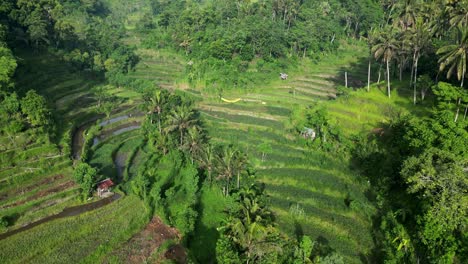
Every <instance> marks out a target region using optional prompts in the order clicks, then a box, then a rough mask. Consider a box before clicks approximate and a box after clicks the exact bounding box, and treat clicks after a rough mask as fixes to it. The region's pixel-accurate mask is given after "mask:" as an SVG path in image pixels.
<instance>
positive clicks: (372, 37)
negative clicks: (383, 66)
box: [367, 29, 377, 92]
mask: <svg viewBox="0 0 468 264" xmlns="http://www.w3.org/2000/svg"><path fill="white" fill-rule="evenodd" d="M376 37H377V31H376V30H375V29H371V30H370V31H369V32H368V33H367V45H368V47H369V65H368V69H367V91H368V92H369V91H370V77H371V63H372V47H373V46H374V45H375V41H376Z"/></svg>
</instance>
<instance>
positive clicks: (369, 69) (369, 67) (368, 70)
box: [367, 57, 371, 92]
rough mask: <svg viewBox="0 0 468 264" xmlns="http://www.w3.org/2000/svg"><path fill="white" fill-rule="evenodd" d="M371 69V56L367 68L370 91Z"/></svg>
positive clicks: (368, 88) (368, 89)
mask: <svg viewBox="0 0 468 264" xmlns="http://www.w3.org/2000/svg"><path fill="white" fill-rule="evenodd" d="M370 71H371V58H370V57H369V66H368V68H367V92H369V91H370Z"/></svg>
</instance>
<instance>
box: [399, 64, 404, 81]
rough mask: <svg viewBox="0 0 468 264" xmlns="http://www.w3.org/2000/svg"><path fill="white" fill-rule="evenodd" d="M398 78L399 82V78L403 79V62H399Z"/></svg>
mask: <svg viewBox="0 0 468 264" xmlns="http://www.w3.org/2000/svg"><path fill="white" fill-rule="evenodd" d="M399 79H400V82H401V80H403V62H402V63H400V78H399Z"/></svg>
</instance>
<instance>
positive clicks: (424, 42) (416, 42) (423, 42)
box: [410, 17, 431, 104]
mask: <svg viewBox="0 0 468 264" xmlns="http://www.w3.org/2000/svg"><path fill="white" fill-rule="evenodd" d="M410 38H411V48H412V50H413V67H412V70H411V81H410V83H412V84H413V88H414V89H413V92H414V93H413V103H414V104H416V83H417V80H418V62H419V58H420V57H421V53H422V52H423V51H424V50H425V49H426V48H427V47H428V46H429V45H430V43H431V34H430V32H429V28H428V27H427V26H426V25H425V23H424V21H423V19H422V18H421V17H418V18H417V19H416V24H415V25H414V27H413V28H412V29H411V35H410ZM413 77H414V79H413Z"/></svg>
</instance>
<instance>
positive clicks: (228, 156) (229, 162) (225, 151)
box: [216, 146, 238, 196]
mask: <svg viewBox="0 0 468 264" xmlns="http://www.w3.org/2000/svg"><path fill="white" fill-rule="evenodd" d="M237 152H238V151H237V150H236V149H235V148H234V147H233V146H228V147H224V148H222V150H221V153H219V155H218V156H217V162H216V164H217V171H218V179H224V181H225V184H226V185H225V187H224V188H223V192H224V195H225V196H227V195H228V194H229V185H230V182H231V178H232V177H233V176H234V174H235V172H236V162H235V159H236V156H237Z"/></svg>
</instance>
